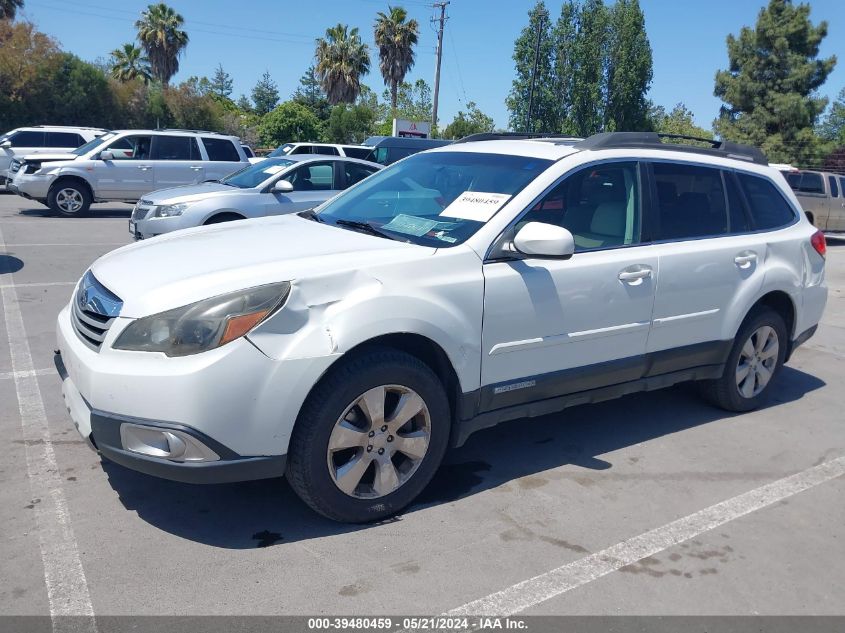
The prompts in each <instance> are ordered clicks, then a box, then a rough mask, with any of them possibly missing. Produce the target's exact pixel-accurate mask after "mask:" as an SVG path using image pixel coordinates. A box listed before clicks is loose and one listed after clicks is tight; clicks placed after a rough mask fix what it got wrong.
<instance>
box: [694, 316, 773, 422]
mask: <svg viewBox="0 0 845 633" xmlns="http://www.w3.org/2000/svg"><path fill="white" fill-rule="evenodd" d="M788 344H789V340H788V334H787V330H786V324H785V323H784V320H783V318H782V317H781V316H780V314H778V313H777V312H775V311H774V310H772V309H771V308H766V307H761V308H759V309H757V310H754V311H753V312H752V313H750V314H749V315H748V316H747V317H746V319H745V321H744V322H743V324H742V326H741V327H740V328H739V332H737V335H736V338H735V339H734V344H733V347H732V348H731V353H730V355H729V356H728V360H727V362H726V363H725V371H724V373H723V374H722V376H721V378H718V379H716V380H705V381H702V382H701V383H700V386H701V392H702V395H703V396H704V397H705V398H706V399H707V400H708V401H710V402H711V403H712V404H714V405H716V406H717V407H720V408H722V409H725V410H727V411H751V410H753V409H757V408H758V407H760V405H762V404H763V403H764V402H765V400H766V398H767V397H768V395H769V392H770V390H771V386H772V382H773V381H774V379H775V378H776V377H777V375H778V373H779V372H780V368H781V367H782V366H783V362H784V359H785V358H786V351H787V345H788Z"/></svg>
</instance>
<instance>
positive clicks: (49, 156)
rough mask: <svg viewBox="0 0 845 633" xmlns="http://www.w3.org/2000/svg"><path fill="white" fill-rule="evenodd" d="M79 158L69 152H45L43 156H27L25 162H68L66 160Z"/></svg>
mask: <svg viewBox="0 0 845 633" xmlns="http://www.w3.org/2000/svg"><path fill="white" fill-rule="evenodd" d="M77 158H79V156H77V155H76V154H70V153H68V152H61V153H60V152H52V153H51V152H44V153H41V154H27V155H26V156H24V157H23V159H24V160H25V161H28V162H30V163H46V162H48V161H49V162H52V161H59V160H62V161H66V160H76V159H77Z"/></svg>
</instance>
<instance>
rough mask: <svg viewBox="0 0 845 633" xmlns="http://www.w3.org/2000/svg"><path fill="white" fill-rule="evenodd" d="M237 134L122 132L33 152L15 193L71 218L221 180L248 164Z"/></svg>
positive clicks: (13, 187)
mask: <svg viewBox="0 0 845 633" xmlns="http://www.w3.org/2000/svg"><path fill="white" fill-rule="evenodd" d="M248 164H249V163H248V161H247V157H246V154H245V153H244V150H243V148H242V147H241V143H240V140H239V139H238V138H237V137H236V136H224V135H222V134H217V133H215V132H199V131H195V130H119V131H114V132H109V133H108V134H104V135H103V136H101V137H99V138H96V139H94V140H93V141H91V142H90V143H87V144H85V145H83V146H82V147H79V148H77V149H75V150H73V151H72V152H69V153H67V154H64V155H62V154H33V155H29V156H25V157H24V160H23V163H22V164H21V166H20V168H19V169H18V170H17V173H15V174H14V177H13V179H12V180H11V182H10V183H9V185H8V188H9V190H10V191H12V192H14V193H17V194H18V195H21V196H23V197H25V198H29V199H31V200H37V201H38V202H41V203H42V204H46V205H47V206H49V207H50V208H51V209H52V210H53V211H55V212H56V213H58V214H60V215H65V216H78V215H83V214H84V213H86V212H87V211H88V208H89V207H90V206H91V203H92V202H109V201H122V202H135V201H137V200H138V199H139V198H140V197H141V196H143V195H144V194H146V193H149V192H150V191H154V190H156V189H165V188H167V187H175V186H177V185H190V184H194V183H199V182H203V181H205V180H219V179H220V178H223V177H224V176H227V175H229V174H230V173H232V172H234V171H237V170H238V169H241V168H242V167H245V166H246V165H248Z"/></svg>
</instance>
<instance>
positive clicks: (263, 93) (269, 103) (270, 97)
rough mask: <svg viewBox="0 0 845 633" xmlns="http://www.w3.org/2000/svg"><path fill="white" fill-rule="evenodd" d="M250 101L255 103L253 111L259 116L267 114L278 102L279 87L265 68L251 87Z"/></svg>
mask: <svg viewBox="0 0 845 633" xmlns="http://www.w3.org/2000/svg"><path fill="white" fill-rule="evenodd" d="M252 103H253V104H254V105H255V108H254V110H255V113H256V114H257V115H259V116H263V115H265V114H267V113H268V112H270V111H271V110H272V109H273V108H275V107H276V104H277V103H279V88H278V87H277V86H276V82H275V81H273V79H272V78H271V77H270V72H269V71H267V70H265V71H264V74H263V75H261V79H259V80H258V83H256V84H255V87H254V88H253V89H252Z"/></svg>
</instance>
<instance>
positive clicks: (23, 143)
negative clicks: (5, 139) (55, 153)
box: [9, 130, 44, 147]
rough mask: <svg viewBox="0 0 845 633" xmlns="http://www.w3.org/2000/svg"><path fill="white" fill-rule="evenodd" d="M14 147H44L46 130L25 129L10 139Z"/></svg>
mask: <svg viewBox="0 0 845 633" xmlns="http://www.w3.org/2000/svg"><path fill="white" fill-rule="evenodd" d="M9 140H10V141H11V142H12V147H44V132H35V131H32V130H24V131H22V132H18V133H17V134H15V135H14V136H12V137H11V138H10V139H9Z"/></svg>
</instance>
